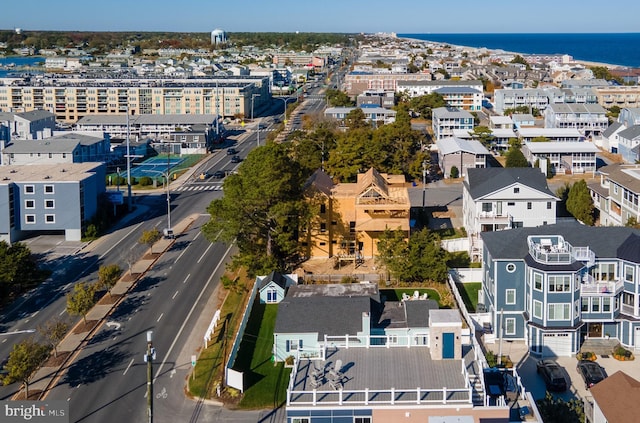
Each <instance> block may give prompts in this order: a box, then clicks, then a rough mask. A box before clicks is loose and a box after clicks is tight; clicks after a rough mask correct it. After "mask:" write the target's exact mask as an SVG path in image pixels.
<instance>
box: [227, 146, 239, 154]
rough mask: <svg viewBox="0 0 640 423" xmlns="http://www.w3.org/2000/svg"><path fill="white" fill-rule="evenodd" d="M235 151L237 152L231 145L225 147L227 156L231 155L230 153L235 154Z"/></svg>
mask: <svg viewBox="0 0 640 423" xmlns="http://www.w3.org/2000/svg"><path fill="white" fill-rule="evenodd" d="M237 153H238V151H237V150H236V149H235V148H233V147H232V148H227V155H228V156H232V155H234V154H237Z"/></svg>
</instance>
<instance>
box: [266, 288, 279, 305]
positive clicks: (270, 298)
mask: <svg viewBox="0 0 640 423" xmlns="http://www.w3.org/2000/svg"><path fill="white" fill-rule="evenodd" d="M277 301H278V290H277V289H275V288H269V289H267V303H275V302H277Z"/></svg>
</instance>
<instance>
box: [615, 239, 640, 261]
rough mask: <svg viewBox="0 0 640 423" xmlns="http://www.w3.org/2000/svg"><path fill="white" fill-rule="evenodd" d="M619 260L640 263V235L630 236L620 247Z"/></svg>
mask: <svg viewBox="0 0 640 423" xmlns="http://www.w3.org/2000/svg"><path fill="white" fill-rule="evenodd" d="M617 257H618V258H621V259H623V260H628V261H631V262H633V263H640V234H631V235H629V236H628V237H627V238H626V239H625V240H624V242H623V243H622V244H621V245H620V247H618V255H617Z"/></svg>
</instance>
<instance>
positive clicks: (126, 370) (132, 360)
mask: <svg viewBox="0 0 640 423" xmlns="http://www.w3.org/2000/svg"><path fill="white" fill-rule="evenodd" d="M135 360H136V359H135V358H132V359H131V361H130V362H129V365H128V366H127V368H126V369H124V373H122V376H124V375H126V374H127V372H128V371H129V367H131V365H132V364H133V362H134V361H135Z"/></svg>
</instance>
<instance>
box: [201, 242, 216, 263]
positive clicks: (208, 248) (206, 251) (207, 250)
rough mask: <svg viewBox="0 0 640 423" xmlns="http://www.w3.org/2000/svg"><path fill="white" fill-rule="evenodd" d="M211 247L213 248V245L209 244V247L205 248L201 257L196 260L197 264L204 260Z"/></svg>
mask: <svg viewBox="0 0 640 423" xmlns="http://www.w3.org/2000/svg"><path fill="white" fill-rule="evenodd" d="M211 247H213V244H209V246H208V247H207V249H206V250H204V253H202V255H201V256H200V258H199V259H198V263H200V262H201V261H202V259H203V258H204V256H205V255H207V253H208V252H209V250H210V249H211Z"/></svg>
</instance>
